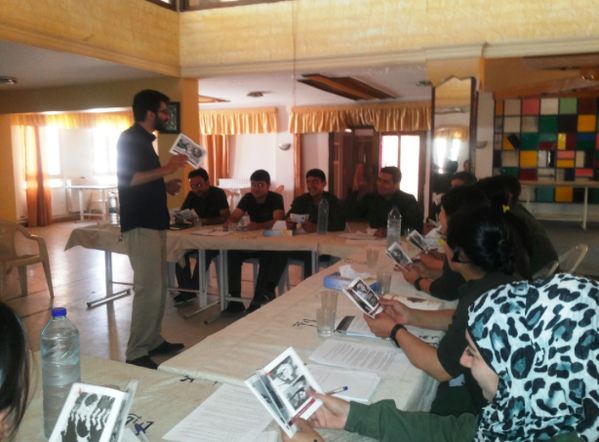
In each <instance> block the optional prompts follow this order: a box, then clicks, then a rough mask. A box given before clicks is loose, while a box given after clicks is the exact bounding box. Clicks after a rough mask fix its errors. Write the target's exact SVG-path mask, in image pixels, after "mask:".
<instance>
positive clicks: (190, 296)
mask: <svg viewBox="0 0 599 442" xmlns="http://www.w3.org/2000/svg"><path fill="white" fill-rule="evenodd" d="M196 299H198V294H197V293H193V292H181V293H179V294H178V295H177V296H175V297H174V298H173V301H174V302H175V307H183V306H184V305H187V304H189V303H190V302H193V301H195V300H196Z"/></svg>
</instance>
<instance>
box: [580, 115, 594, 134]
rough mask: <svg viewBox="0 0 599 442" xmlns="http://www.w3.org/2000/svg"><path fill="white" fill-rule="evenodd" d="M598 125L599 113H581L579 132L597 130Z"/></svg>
mask: <svg viewBox="0 0 599 442" xmlns="http://www.w3.org/2000/svg"><path fill="white" fill-rule="evenodd" d="M596 127H597V115H579V116H578V132H595V130H596Z"/></svg>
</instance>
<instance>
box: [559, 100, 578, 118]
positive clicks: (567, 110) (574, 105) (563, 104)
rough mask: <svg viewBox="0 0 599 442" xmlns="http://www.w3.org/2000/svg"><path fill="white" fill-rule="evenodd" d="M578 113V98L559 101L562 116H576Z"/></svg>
mask: <svg viewBox="0 0 599 442" xmlns="http://www.w3.org/2000/svg"><path fill="white" fill-rule="evenodd" d="M576 112H578V100H577V99H576V98H560V99H559V113H560V114H575V113H576Z"/></svg>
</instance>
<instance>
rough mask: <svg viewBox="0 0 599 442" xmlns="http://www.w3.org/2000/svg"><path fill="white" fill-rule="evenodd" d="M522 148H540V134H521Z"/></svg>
mask: <svg viewBox="0 0 599 442" xmlns="http://www.w3.org/2000/svg"><path fill="white" fill-rule="evenodd" d="M520 150H539V135H538V134H525V133H523V134H522V135H521V136H520Z"/></svg>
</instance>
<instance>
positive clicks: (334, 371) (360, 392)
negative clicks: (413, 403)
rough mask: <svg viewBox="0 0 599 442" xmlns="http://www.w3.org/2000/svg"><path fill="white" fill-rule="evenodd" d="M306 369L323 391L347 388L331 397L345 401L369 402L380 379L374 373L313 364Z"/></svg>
mask: <svg viewBox="0 0 599 442" xmlns="http://www.w3.org/2000/svg"><path fill="white" fill-rule="evenodd" d="M307 367H308V370H310V373H312V376H314V379H316V382H318V384H319V385H320V386H321V388H322V389H323V390H324V391H331V390H336V389H338V388H342V387H347V390H346V391H343V392H341V393H335V394H333V395H332V396H335V397H338V398H341V399H345V400H346V401H354V402H363V403H364V402H370V398H371V397H372V395H373V394H374V391H375V390H376V388H377V387H378V385H379V383H380V382H381V377H380V376H379V375H377V374H375V373H366V372H363V371H354V370H347V369H345V368H340V367H330V366H324V365H314V364H308V365H307Z"/></svg>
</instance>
